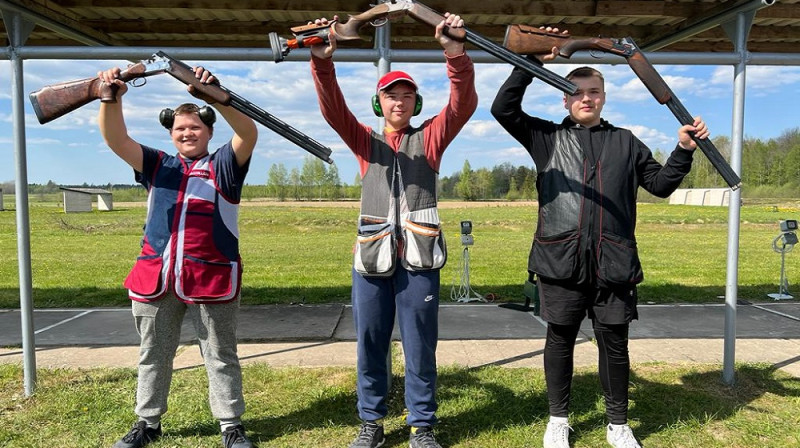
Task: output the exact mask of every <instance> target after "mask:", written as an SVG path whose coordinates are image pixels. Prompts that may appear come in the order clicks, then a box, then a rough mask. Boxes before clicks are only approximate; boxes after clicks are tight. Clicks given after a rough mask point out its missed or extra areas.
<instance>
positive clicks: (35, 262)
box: [0, 203, 800, 308]
mask: <svg viewBox="0 0 800 448" xmlns="http://www.w3.org/2000/svg"><path fill="white" fill-rule="evenodd" d="M357 214H358V209H357V208H354V206H353V205H347V206H338V207H337V206H328V207H312V206H299V207H298V206H286V205H281V204H280V203H274V204H271V205H263V206H262V205H256V206H245V207H242V208H241V213H240V231H241V251H242V257H243V260H244V269H245V273H244V283H243V285H244V286H243V302H244V303H246V304H250V305H255V304H273V303H292V302H306V303H330V302H347V301H349V297H350V266H351V263H352V247H353V242H354V238H355V237H354V235H355V222H356V216H357ZM441 214H442V219H443V221H444V225H445V234H446V236H447V238H448V243H449V257H450V258H449V261H448V264H447V266H445V268H444V269H443V270H442V297H445V298H447V297H449V296H450V291H451V288H452V286H453V285H454V284H455V285H458V283H459V274H460V273H461V268H460V261H461V259H462V257H463V253H462V250H463V246H461V244H460V241H459V222H460V221H461V220H471V221H472V222H473V226H474V236H475V245H474V246H472V247H470V249H469V251H470V252H469V254H470V281H471V285H472V287H473V288H474V289H475V290H477V291H478V292H480V293H482V294H488V293H493V294H495V296H497V297H499V300H500V301H518V300H521V299H522V284H523V282H524V281H525V279H526V277H527V274H526V267H527V258H528V251H529V249H530V244H531V237H532V235H533V232H534V226H535V224H534V223H535V214H536V208H535V206H533V205H529V206H520V207H509V206H503V205H502V203H497V204H491V205H487V206H484V207H469V208H443V209H442V210H441ZM144 215H145V209H144V208H143V207H128V208H118V209H116V210H114V211H112V212H97V211H95V212H91V213H75V214H65V213H63V211H62V210H61V209H60V208H58V207H57V206H56V205H55V204H53V203H36V204H34V205H32V206H31V207H30V226H31V259H32V279H33V299H34V305H35V306H36V307H39V308H44V307H99V306H125V305H127V303H128V299H127V298H126V294H125V291H124V290H123V289H122V287H121V284H122V280H123V279H124V278H125V276H126V275H127V273H128V270H129V269H130V267H131V265H132V263H133V260H134V259H135V257H136V255H137V253H138V251H139V241H140V238H141V228H142V224H143V222H144ZM798 216H800V204H798V203H790V204H781V205H772V204H756V205H745V206H744V207H742V209H741V228H740V238H739V244H740V251H739V270H738V277H739V278H738V283H739V297H740V298H742V299H745V300H750V301H762V300H769V299H768V298H766V294H767V293H771V292H776V291H777V284H778V281H779V273H780V255H779V254H777V253H775V252H773V251H772V248H771V243H772V239H773V238H774V237H775V236H776V235H777V233H778V226H777V223H778V221H779V220H781V219H797V218H798ZM727 221H728V208H727V207H696V206H694V207H693V206H670V205H666V204H641V205H640V207H639V216H638V227H637V235H638V240H639V247H640V254H641V258H642V263H643V265H644V272H645V281H644V283H642V284H641V285H640V288H639V293H640V297H641V300H642V301H643V302H653V303H674V302H683V303H708V302H714V301H717V300H718V299H717V297H718V296H721V295H723V294H724V292H725V281H726V267H725V264H726V260H727V244H728V243H727V238H728V236H727V233H728V225H727ZM15 229H16V223H15V214H14V212H13V211H5V212H0V234H3V235H6V236H7V237H6V238H2V239H0V259H2V260H6V262H5V263H0V308H17V307H19V292H18V289H19V280H18V276H19V273H18V266H17V264H16V263H14V262H13V261H12V260H16V259H17V246H16V238H15V237H14V236H15V234H16V230H15ZM797 268H798V261H797V257H796V256H794V254H789V255H787V257H786V272H787V276H789V278H790V279H791V278H793V275H794V276H795V277H796V274H794V273H795V272H797Z"/></svg>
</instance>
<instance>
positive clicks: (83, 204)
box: [59, 187, 114, 213]
mask: <svg viewBox="0 0 800 448" xmlns="http://www.w3.org/2000/svg"><path fill="white" fill-rule="evenodd" d="M59 188H60V189H61V191H62V192H63V194H64V213H75V212H90V211H92V200H93V198H94V197H97V210H100V211H109V210H113V209H114V201H113V199H112V193H111V192H110V191H108V190H103V189H101V188H75V187H59Z"/></svg>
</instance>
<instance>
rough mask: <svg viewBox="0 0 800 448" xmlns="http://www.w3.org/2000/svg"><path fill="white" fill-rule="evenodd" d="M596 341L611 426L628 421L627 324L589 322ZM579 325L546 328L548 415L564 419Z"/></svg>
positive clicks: (628, 359)
mask: <svg viewBox="0 0 800 448" xmlns="http://www.w3.org/2000/svg"><path fill="white" fill-rule="evenodd" d="M592 324H593V327H594V334H595V338H597V348H598V351H599V356H598V366H599V368H598V370H599V374H600V383H601V384H602V387H603V396H604V399H605V403H606V415H607V417H608V420H609V422H610V423H614V424H624V423H627V421H628V380H629V378H630V357H629V355H628V324H620V325H604V324H602V323H599V322H596V321H592ZM579 330H580V324H577V325H556V324H548V326H547V341H546V342H545V347H544V371H545V380H546V382H547V398H548V400H549V402H550V415H552V416H555V417H567V416H568V414H569V399H570V389H571V387H572V373H573V366H574V365H573V354H574V351H575V340H576V339H577V337H578V331H579Z"/></svg>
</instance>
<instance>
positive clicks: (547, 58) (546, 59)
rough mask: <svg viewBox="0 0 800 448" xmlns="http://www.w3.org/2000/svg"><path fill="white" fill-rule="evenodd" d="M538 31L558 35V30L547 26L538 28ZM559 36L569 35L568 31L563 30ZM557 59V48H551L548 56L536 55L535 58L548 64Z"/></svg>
mask: <svg viewBox="0 0 800 448" xmlns="http://www.w3.org/2000/svg"><path fill="white" fill-rule="evenodd" d="M539 29H540V30H542V31H546V32H548V33H553V34H558V28H553V27H549V26H540V27H539ZM561 34H569V30H564V31H562V32H561ZM556 57H558V47H553V48H552V49H551V50H550V54H537V55H536V58H537V59H539V60H540V61H542V62H549V61H552V60H553V59H555V58H556Z"/></svg>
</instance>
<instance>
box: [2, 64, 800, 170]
mask: <svg viewBox="0 0 800 448" xmlns="http://www.w3.org/2000/svg"><path fill="white" fill-rule="evenodd" d="M185 62H186V63H188V64H190V65H199V64H202V65H203V66H205V67H208V68H209V69H210V70H211V71H212V72H213V73H215V74H217V75H218V76H219V77H220V79H221V81H222V84H223V85H224V86H226V87H227V88H228V89H230V90H232V91H234V92H236V93H237V94H239V95H240V96H242V97H244V98H246V99H248V100H249V101H251V102H253V103H255V104H257V105H259V106H260V107H262V108H263V109H265V110H267V111H268V112H270V113H272V114H273V115H275V116H276V117H278V118H280V119H281V120H283V121H285V122H287V123H288V124H290V125H292V126H293V127H295V128H297V129H298V130H300V131H302V132H304V133H306V134H308V135H309V136H311V137H312V138H314V139H316V140H318V141H319V142H321V143H322V144H324V145H326V146H329V147H331V148H332V149H333V159H334V161H335V163H336V165H337V167H338V169H339V174H340V177H341V179H342V181H343V182H346V183H353V181H354V179H355V176H356V173H357V166H356V162H355V159H354V158H353V156H352V154H351V153H350V151H349V149H348V148H347V147H345V146H344V145H343V144H342V143H341V141H340V140H339V138H338V136H337V135H336V134H335V133H334V132H333V131H331V129H330V127H329V126H328V125H327V123H325V122H324V120H323V119H322V117H321V115H320V113H319V108H318V106H317V100H316V95H315V93H314V87H313V83H312V81H311V75H310V73H309V67H308V62H295V61H292V62H290V61H286V62H282V63H280V64H275V63H274V62H271V61H265V62H220V61H213V62H204V61H185ZM115 65H119V66H123V67H124V66H125V65H127V62H126V61H96V60H92V61H42V60H30V61H26V62H25V91H26V93H27V92H32V91H35V90H38V89H39V88H41V87H43V86H45V85H49V84H56V83H60V82H65V81H69V80H73V79H80V78H87V77H91V76H94V75H95V74H96V73H97V71H98V70H102V69H105V68H108V67H112V66H115ZM0 67H1V68H0V85H3V86H7V87H6V88H5V89H3V90H2V91H0V157H2V160H4V163H2V164H0V182H6V181H13V180H14V178H15V173H16V170H15V163H16V162H15V158H14V147H13V133H12V128H11V100H10V94H11V91H10V90H11V89H10V87H8V86H10V79H9V78H10V73H11V69H10V64H9V62H8V61H0ZM574 67H575V65H572V64H552V65H550V66H548V68H550V69H551V70H553V71H555V72H556V73H559V74H561V75H563V74H566V73H567V72H568V71H569V70H571V69H572V68H574ZM596 68H598V69H599V70H601V71H602V72H603V73H604V75H605V78H606V91H607V103H606V107H605V110H604V118H606V119H607V120H609V121H610V122H612V123H613V124H615V125H617V126H621V127H627V128H629V129H631V130H632V131H633V132H634V133H635V134H636V135H637V136H638V137H639V138H640V139H641V140H642V141H644V142H645V143H646V144H647V145H648V146H649V147H650V148H651V149H652V150H653V151H655V150H659V149H660V150H662V151H671V150H672V148H673V147H674V145H675V142H676V132H677V129H678V123H677V121H676V120H675V118H674V117H673V116H672V114H671V113H670V112H669V110H668V109H667V107H666V106H662V105H660V104H658V103H657V102H656V101H655V100H654V99H653V97H652V96H651V95H650V93H649V92H648V91H647V90H646V89H645V88H644V86H643V85H642V84H641V82H640V81H639V79H638V78H637V77H636V76H635V75H634V74H633V72H632V71H631V70H630V69H629V68H628V67H627V66H626V65H613V66H612V65H600V66H596ZM656 68H657V69H658V71H659V73H661V75H662V76H663V77H664V79H665V80H666V81H667V83H668V84H669V85H670V87H671V88H672V90H673V91H674V92H675V93H676V95H677V97H678V98H679V99H680V100H681V101H682V102H683V104H684V105H685V106H686V108H687V109H688V110H689V111H690V112H691V113H692V114H694V115H702V116H703V117H704V118H705V120H706V122H707V123H708V125H709V127H710V129H711V133H712V136H719V135H727V136H730V132H731V117H732V104H733V99H732V89H733V87H732V85H733V83H732V79H733V68H732V67H730V66H719V67H714V66H666V65H659V66H656ZM392 69H395V70H405V71H407V72H409V73H410V74H411V75H412V76H413V77H414V78H415V80H416V81H417V82H418V84H419V85H420V93H421V94H422V95H423V97H424V100H425V101H424V104H425V107H424V109H423V112H422V114H421V115H420V116H419V117H416V118H415V119H414V121H412V123H414V124H419V123H421V121H422V119H424V118H427V117H429V116H431V115H433V114H435V113H437V112H438V111H439V110H440V109H441V108H442V107H443V106H444V102H445V101H446V99H447V91H448V90H447V89H448V82H447V79H446V77H445V76H444V72H445V70H444V65H443V64H442V63H420V64H407V63H402V64H401V63H395V64H393V66H392ZM510 70H511V67H510V66H509V65H507V64H499V63H498V64H476V82H477V89H478V96H479V99H480V102H479V106H478V110H477V111H476V113H475V115H473V117H472V120H471V121H470V122H469V123H468V124H467V126H466V127H465V128H464V129H463V130H462V131H461V134H460V135H459V137H458V138H457V139H456V140H455V141H454V142H453V143H452V144H451V145H450V147H449V148H448V150H447V152H446V153H445V156H444V159H443V162H442V167H441V175H442V176H449V175H451V174H453V173H455V172H457V171H459V170H460V169H461V167H462V166H463V164H464V161H465V160H469V162H470V165H471V166H472V168H473V169H477V168H480V167H488V168H491V167H493V166H495V165H497V164H500V163H504V162H509V163H511V164H513V165H523V164H525V165H532V162H531V160H530V158H529V156H528V155H527V154H526V153H525V152H524V150H523V149H522V148H521V146H520V145H519V144H518V143H517V142H516V141H515V140H513V139H512V138H511V137H510V136H509V135H508V134H507V133H506V132H505V131H503V129H502V128H500V126H499V125H497V123H496V122H495V121H494V119H493V118H492V117H491V115H490V113H489V108H490V107H491V103H492V100H493V99H494V95H495V94H496V93H497V89H498V88H499V86H500V85H501V84H502V82H503V81H504V80H505V79H506V77H507V76H508V74H509V72H510ZM337 72H338V73H339V81H340V84H341V86H342V90H343V91H344V95H345V98H346V100H347V102H348V104H349V105H350V108H351V109H352V110H353V112H354V113H355V114H356V116H357V117H358V118H359V119H360V120H362V121H363V122H365V123H367V124H369V125H372V126H376V125H377V124H378V121H377V119H376V118H375V117H374V116H373V115H372V112H371V110H370V106H369V99H370V97H371V96H372V94H373V92H374V88H375V87H374V86H375V81H376V68H375V66H374V65H373V64H371V63H344V62H339V63H337ZM747 84H748V88H747V96H746V101H745V107H746V111H745V123H744V124H745V136H746V137H755V138H764V139H767V138H772V137H777V136H779V135H780V134H781V133H782V132H783V131H785V130H787V129H791V128H795V127H798V126H800V120H798V118H797V117H798V115H797V113H796V109H795V108H794V104H793V103H794V101H793V100H794V97H795V96H796V93H797V92H799V91H800V67H769V66H753V67H749V68H748V71H747ZM791 92H795V93H794V94H790V93H791ZM25 100H26V101H25V105H26V107H25V115H26V117H25V122H26V130H25V132H26V136H27V162H28V181H29V182H30V183H46V182H47V181H49V180H52V181H54V182H56V183H57V184H82V183H84V182H86V183H89V184H98V185H101V184H107V183H122V184H131V183H133V176H132V173H131V170H130V169H129V168H128V166H127V165H126V164H125V163H124V162H122V161H121V160H119V159H118V158H117V157H116V156H115V155H114V154H113V153H112V152H111V151H110V150H109V149H108V148H107V147H106V146H105V145H104V143H103V140H102V138H101V136H100V134H99V132H98V130H97V110H98V103H97V102H94V103H92V104H89V105H87V106H84V107H83V108H81V109H79V110H76V111H74V112H71V113H70V114H68V115H65V116H63V117H61V118H58V119H56V120H54V121H52V122H50V123H48V124H46V125H40V124H39V122H38V121H37V120H36V117H35V115H34V114H33V111H32V109H31V107H30V103H29V102H28V101H27V98H26V99H25ZM192 101H195V99H194V98H193V97H191V96H190V95H189V94H188V93H187V92H186V90H185V86H184V85H183V84H182V83H180V82H179V81H177V80H175V79H173V78H172V77H170V76H169V75H161V76H156V77H151V78H148V79H147V84H146V85H145V86H143V87H138V88H131V89H130V90H129V91H128V94H127V95H125V97H124V107H125V109H124V110H125V113H126V119H127V125H128V131H129V133H130V135H131V136H132V137H133V138H134V139H136V140H137V141H139V142H141V143H144V144H147V145H150V146H153V147H157V148H160V149H164V150H166V151H168V152H174V147H172V144H171V142H170V140H169V136H168V134H167V132H166V130H164V129H163V128H162V127H161V126H160V125H159V124H158V119H157V117H158V113H159V111H160V110H161V109H162V108H164V107H173V108H174V107H175V106H177V105H178V104H180V103H183V102H192ZM523 107H524V109H525V110H526V112H528V113H529V114H532V115H537V116H540V117H543V118H547V119H550V120H554V121H560V120H561V119H562V118H563V117H564V116H565V114H566V111H565V110H564V108H563V106H562V101H561V92H560V91H558V90H556V89H554V88H552V87H550V86H548V85H546V84H544V83H542V82H540V81H538V82H537V81H534V85H533V86H532V87H531V88H529V89H528V93H527V95H526V97H525V101H524V103H523ZM259 130H260V135H259V142H258V145H257V147H256V151H255V153H254V156H253V161H252V165H251V169H250V174H249V175H248V177H247V183H248V184H264V183H265V182H266V180H267V171H268V170H269V167H270V165H271V164H273V163H283V164H284V165H285V166H286V167H287V168H289V169H291V168H293V167H301V166H302V164H303V159H304V157H306V156H307V153H306V152H305V151H303V150H302V149H300V148H298V147H297V146H295V145H294V144H292V143H291V142H289V141H287V140H285V139H283V138H282V137H280V136H278V135H277V134H275V133H273V132H272V131H270V130H269V129H267V128H265V127H262V126H260V125H259ZM230 136H231V131H230V128H228V127H227V125H225V124H224V121H223V122H222V123H220V124H218V125H217V127H216V129H215V136H214V139H213V140H212V146H213V147H216V146H219V145H221V144H223V143H224V142H225V141H227V140H228V139H229V138H230ZM214 145H216V146H214ZM698 157H704V156H702V155H698Z"/></svg>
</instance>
